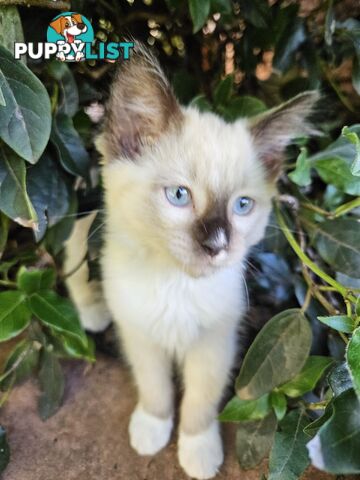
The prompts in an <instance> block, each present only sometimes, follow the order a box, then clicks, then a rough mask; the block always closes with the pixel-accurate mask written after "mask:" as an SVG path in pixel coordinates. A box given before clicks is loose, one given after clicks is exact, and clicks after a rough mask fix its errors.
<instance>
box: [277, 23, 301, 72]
mask: <svg viewBox="0 0 360 480" xmlns="http://www.w3.org/2000/svg"><path fill="white" fill-rule="evenodd" d="M305 40H306V33H305V28H304V21H303V19H301V18H299V17H296V18H295V19H294V20H293V21H292V22H289V23H288V24H287V26H286V28H285V29H284V31H283V32H282V33H281V35H280V37H279V39H278V41H277V45H276V48H275V55H274V59H273V65H274V68H275V69H277V70H280V71H281V72H285V71H287V70H288V69H289V67H290V66H291V65H292V64H293V59H294V56H295V54H296V51H297V50H298V49H299V48H300V46H301V45H302V44H303V43H304V41H305Z"/></svg>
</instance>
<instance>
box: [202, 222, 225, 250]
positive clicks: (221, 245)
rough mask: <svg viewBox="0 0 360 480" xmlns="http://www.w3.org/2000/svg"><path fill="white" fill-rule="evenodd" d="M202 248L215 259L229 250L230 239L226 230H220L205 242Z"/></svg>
mask: <svg viewBox="0 0 360 480" xmlns="http://www.w3.org/2000/svg"><path fill="white" fill-rule="evenodd" d="M201 246H202V248H203V250H204V251H205V252H206V253H207V254H208V255H210V257H215V256H216V255H218V254H219V253H220V252H221V251H223V250H226V249H227V248H228V246H229V239H228V236H227V235H226V232H225V230H224V229H223V228H218V229H216V230H215V231H214V232H213V233H212V234H211V235H210V236H209V237H207V238H206V239H205V240H204V241H203V242H201Z"/></svg>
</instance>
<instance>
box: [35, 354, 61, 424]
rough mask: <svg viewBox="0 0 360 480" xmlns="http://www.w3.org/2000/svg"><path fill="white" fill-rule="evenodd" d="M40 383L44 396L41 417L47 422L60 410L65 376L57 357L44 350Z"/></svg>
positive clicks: (41, 402)
mask: <svg viewBox="0 0 360 480" xmlns="http://www.w3.org/2000/svg"><path fill="white" fill-rule="evenodd" d="M39 382H40V388H41V391H42V394H41V396H40V398H39V405H38V408H39V415H40V417H41V418H42V420H47V419H48V418H49V417H51V416H52V415H54V414H55V413H56V412H57V411H58V409H59V408H60V405H61V402H62V399H63V395H64V385H65V381H64V374H63V371H62V368H61V365H60V363H59V360H58V359H57V358H56V357H55V355H54V354H53V353H51V352H49V351H47V350H44V351H43V353H42V356H41V368H40V372H39Z"/></svg>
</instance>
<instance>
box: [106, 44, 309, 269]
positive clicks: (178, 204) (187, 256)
mask: <svg viewBox="0 0 360 480" xmlns="http://www.w3.org/2000/svg"><path fill="white" fill-rule="evenodd" d="M317 98H318V95H317V93H316V92H307V93H304V94H301V95H298V96H297V97H295V98H294V99H293V100H290V101H289V102H287V103H285V104H283V105H281V106H280V107H278V108H276V109H273V110H270V111H268V112H266V113H265V114H263V115H261V116H258V117H255V118H253V119H250V120H238V121H236V122H234V123H226V122H225V121H224V120H222V119H221V118H219V117H218V116H216V115H214V114H212V113H200V112H199V111H198V110H197V109H195V108H191V107H184V108H183V107H180V105H179V104H178V102H177V100H176V99H175V97H174V95H173V93H172V91H171V88H170V86H169V84H168V81H167V80H166V78H165V76H164V74H163V72H162V71H161V69H160V66H159V64H158V63H157V61H156V60H155V59H154V58H153V57H152V56H151V55H150V54H149V53H148V52H147V51H146V50H144V49H142V48H140V49H138V50H137V51H136V52H135V53H134V55H133V58H132V59H131V60H130V61H129V62H124V64H123V65H122V67H121V69H120V70H119V72H118V74H117V75H116V77H115V79H114V82H113V85H112V89H111V94H110V98H109V101H108V105H107V109H106V114H105V121H104V126H103V132H102V134H101V135H100V136H99V138H98V140H97V147H98V149H99V151H100V152H101V153H102V154H103V157H104V167H103V178H104V186H105V190H106V204H107V211H108V225H107V229H108V235H110V236H112V238H113V239H115V241H116V239H119V240H121V241H127V242H129V244H131V245H133V246H135V247H136V248H138V249H139V252H141V251H144V250H145V251H146V250H148V251H149V253H150V254H151V255H153V256H154V258H155V257H158V258H159V260H161V261H164V262H166V263H168V262H171V263H173V264H175V265H177V266H178V267H179V268H181V269H183V270H184V271H186V272H188V273H189V274H190V275H193V276H200V275H206V274H209V273H211V272H212V271H214V270H216V269H218V268H221V267H225V266H228V265H231V264H234V263H236V262H239V261H241V259H243V258H244V256H245V255H246V253H247V252H248V250H249V248H250V247H251V246H252V245H254V244H255V243H257V242H258V241H259V240H260V239H261V238H262V236H263V234H264V230H265V227H266V223H267V220H268V216H269V213H270V209H271V198H272V197H273V195H274V193H275V191H276V188H275V183H276V179H277V177H278V175H279V173H280V171H281V164H282V158H281V157H282V154H283V152H284V149H285V148H286V146H287V145H288V144H289V143H290V141H291V139H292V138H293V137H295V136H297V135H301V134H304V133H308V132H310V127H309V125H308V124H307V123H306V121H305V120H306V117H308V115H309V114H310V112H311V109H312V106H313V105H314V103H315V102H316V100H317Z"/></svg>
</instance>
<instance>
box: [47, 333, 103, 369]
mask: <svg viewBox="0 0 360 480" xmlns="http://www.w3.org/2000/svg"><path fill="white" fill-rule="evenodd" d="M51 343H52V345H53V346H54V353H55V354H56V355H58V356H60V357H62V358H78V359H81V360H87V361H88V362H94V361H95V344H94V342H93V340H92V339H91V338H90V337H87V344H86V345H84V342H81V341H80V340H78V339H77V338H76V337H74V336H72V335H68V334H66V333H60V332H58V331H54V330H52V339H51Z"/></svg>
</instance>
